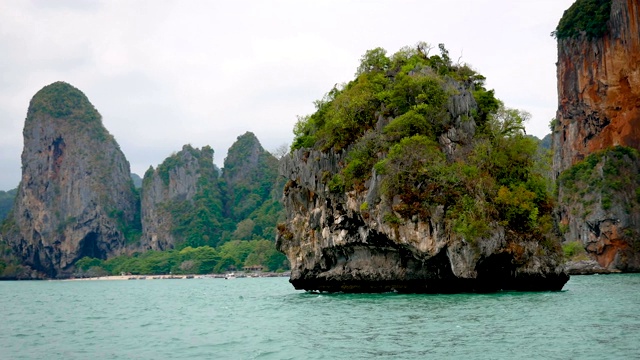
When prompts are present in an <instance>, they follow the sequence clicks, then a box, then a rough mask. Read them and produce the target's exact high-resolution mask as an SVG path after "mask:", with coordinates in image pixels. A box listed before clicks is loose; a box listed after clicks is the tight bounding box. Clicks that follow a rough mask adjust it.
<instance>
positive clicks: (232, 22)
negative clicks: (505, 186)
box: [0, 0, 573, 190]
mask: <svg viewBox="0 0 640 360" xmlns="http://www.w3.org/2000/svg"><path fill="white" fill-rule="evenodd" d="M572 3H573V0H522V1H520V0H429V1H425V0H422V1H419V0H416V1H408V0H406V1H404V0H395V1H391V0H389V1H363V0H362V1H355V0H354V1H345V0H342V1H338V0H335V1H333V0H323V1H319V0H318V1H303V0H283V1H264V0H262V1H260V0H255V1H253V0H252V1H249V0H245V1H238V0H233V1H232V0H228V1H169V0H154V1H137V0H135V1H132V0H126V1H125V0H109V1H89V0H86V1H80V0H78V1H71V0H55V1H53V0H39V1H23V0H3V1H1V2H0V54H2V55H1V56H0V190H8V189H11V188H14V187H16V186H17V185H18V183H19V181H20V176H21V175H20V155H21V153H22V145H23V140H22V127H23V125H24V119H25V116H26V113H27V108H28V105H29V100H30V99H31V97H32V96H33V95H34V94H35V93H36V92H37V91H38V90H40V89H41V88H42V87H43V86H45V85H47V84H50V83H52V82H54V81H58V80H62V81H66V82H68V83H70V84H72V85H73V86H75V87H77V88H79V89H80V90H81V91H83V92H84V93H85V94H86V95H87V97H88V98H89V100H90V101H91V102H92V103H93V105H94V106H95V107H96V108H97V109H98V111H99V112H100V113H101V114H102V117H103V123H104V125H105V127H106V128H107V129H108V130H109V132H111V134H113V135H114V136H115V138H116V140H117V141H118V143H119V144H120V147H121V148H122V150H123V152H124V153H125V155H126V156H127V159H128V160H129V162H130V163H131V170H132V172H135V173H137V174H139V175H140V176H142V175H143V174H144V172H145V170H146V169H147V168H148V167H149V165H153V166H154V167H155V166H157V165H158V164H159V163H161V162H162V161H163V160H164V159H165V158H166V157H167V156H169V155H170V154H171V153H172V152H174V151H178V150H180V149H181V148H182V145H184V144H187V143H189V144H192V145H193V146H197V147H201V146H203V145H211V147H213V149H214V150H215V155H214V159H215V163H216V164H218V166H220V167H222V163H223V161H224V157H225V156H226V152H227V149H228V148H229V147H230V146H231V145H232V144H233V142H234V141H235V140H236V138H237V137H238V136H239V135H242V134H244V133H245V132H246V131H252V132H254V133H255V134H256V136H257V137H258V139H259V140H260V142H261V143H262V145H263V147H264V148H265V149H267V150H273V149H275V148H276V147H278V146H279V145H282V144H284V143H287V144H289V143H291V140H292V138H293V134H292V129H293V125H294V123H295V121H296V115H306V114H309V113H312V112H313V110H314V107H313V101H314V100H316V99H319V98H321V97H322V96H323V95H324V94H325V93H326V92H327V91H329V90H330V89H331V88H332V87H333V86H334V85H335V84H339V83H343V82H347V81H349V80H351V79H353V75H354V73H355V70H356V68H357V66H358V64H359V60H360V57H361V56H362V54H364V52H365V51H366V50H368V49H373V48H376V47H383V48H385V49H386V50H387V52H388V54H392V53H394V52H396V51H397V50H398V49H400V48H401V47H402V46H405V45H415V44H416V43H417V42H418V41H426V42H428V43H430V44H432V45H434V46H435V48H434V50H433V52H434V53H437V44H438V43H444V44H445V45H446V47H447V48H448V49H449V52H450V55H451V58H452V59H453V60H454V61H456V60H457V59H458V58H459V57H460V58H461V62H466V63H468V64H470V65H471V66H472V67H473V68H474V69H476V70H478V71H479V72H480V73H481V74H483V75H484V76H486V77H487V87H488V88H493V89H495V91H496V95H497V97H498V98H500V99H501V100H503V101H504V102H505V104H506V105H507V106H508V107H512V108H518V109H522V110H526V111H528V112H530V113H531V114H532V119H531V120H530V122H529V124H528V125H527V132H528V133H529V134H533V135H536V136H538V137H540V138H541V137H543V136H544V135H545V134H546V133H547V132H548V123H549V120H550V119H552V118H553V117H554V116H555V111H556V108H557V91H556V70H555V62H556V59H557V55H556V43H555V40H554V39H553V38H552V37H551V36H550V35H549V34H550V33H551V31H553V30H554V29H555V27H556V25H557V23H558V21H559V19H560V17H561V16H562V13H563V11H564V10H566V9H567V8H568V7H569V6H570V5H571V4H572Z"/></svg>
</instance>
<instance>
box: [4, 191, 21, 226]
mask: <svg viewBox="0 0 640 360" xmlns="http://www.w3.org/2000/svg"><path fill="white" fill-rule="evenodd" d="M17 193H18V189H12V190H9V191H0V223H2V221H3V220H4V219H5V218H6V217H7V215H9V212H10V211H11V208H12V207H13V202H14V201H15V199H16V194H17Z"/></svg>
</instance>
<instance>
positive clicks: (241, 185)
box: [222, 132, 284, 241]
mask: <svg viewBox="0 0 640 360" xmlns="http://www.w3.org/2000/svg"><path fill="white" fill-rule="evenodd" d="M222 180H223V184H224V186H223V189H224V193H223V194H224V198H225V215H226V216H227V218H228V219H229V220H230V221H231V222H232V223H235V225H232V228H230V229H229V230H231V231H230V232H227V233H225V235H224V236H223V241H228V240H251V239H253V238H264V239H274V238H275V233H276V231H275V230H276V229H275V224H276V223H277V222H278V221H282V218H283V217H284V210H283V208H282V204H281V203H280V197H281V194H282V188H283V187H284V181H283V179H282V178H281V177H279V176H278V160H277V159H276V158H275V157H274V156H273V155H272V154H271V153H269V152H268V151H266V150H265V149H264V148H263V147H262V145H261V144H260V141H258V138H256V136H255V135H254V134H253V133H251V132H246V133H245V134H243V135H241V136H238V139H237V140H236V142H235V143H233V145H232V146H231V147H230V148H229V151H228V152H227V157H226V158H225V159H224V168H223V172H222Z"/></svg>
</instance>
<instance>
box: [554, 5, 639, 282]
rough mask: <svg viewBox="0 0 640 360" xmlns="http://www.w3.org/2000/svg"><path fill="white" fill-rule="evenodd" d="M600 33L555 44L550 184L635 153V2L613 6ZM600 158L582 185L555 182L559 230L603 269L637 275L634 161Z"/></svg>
mask: <svg viewBox="0 0 640 360" xmlns="http://www.w3.org/2000/svg"><path fill="white" fill-rule="evenodd" d="M607 28H608V30H607V33H606V34H605V35H604V36H602V37H600V38H594V39H588V38H587V37H586V36H585V35H582V36H579V37H578V38H567V39H560V40H559V41H558V64H557V66H558V113H557V123H556V125H555V126H554V129H553V151H554V157H553V169H554V176H555V177H556V178H558V177H560V174H561V173H562V172H563V171H565V170H567V169H569V168H570V167H571V166H572V165H574V164H576V162H578V161H580V160H582V159H584V158H585V157H587V156H588V155H590V154H592V153H594V152H596V151H598V150H604V149H607V148H611V147H614V146H616V145H623V146H628V147H633V148H635V149H638V150H640V0H612V2H611V16H610V19H609V22H608V24H607ZM607 154H609V155H603V156H601V157H600V160H599V162H598V164H595V165H594V166H591V168H590V169H591V170H589V171H591V172H592V173H591V174H582V175H581V176H583V178H576V177H571V176H565V177H560V179H561V181H559V183H558V204H557V207H556V215H557V220H558V222H559V226H558V228H559V231H560V232H561V233H562V236H563V240H564V241H565V242H573V241H579V242H580V243H582V244H583V245H584V248H585V250H586V251H587V254H588V255H589V256H590V257H591V259H593V260H595V261H597V263H598V264H599V266H601V267H602V268H604V269H607V270H610V271H640V193H639V192H638V187H639V186H640V179H639V178H638V176H637V175H636V174H638V173H640V160H639V158H638V156H636V155H633V156H626V157H625V156H621V155H615V154H611V153H610V152H608V153H607ZM592 165H593V164H592ZM611 167H615V169H611ZM605 168H606V169H607V171H605ZM570 174H571V173H568V175H570Z"/></svg>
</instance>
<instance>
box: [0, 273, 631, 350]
mask: <svg viewBox="0 0 640 360" xmlns="http://www.w3.org/2000/svg"><path fill="white" fill-rule="evenodd" d="M638 290H640V274H625V275H608V276H574V277H572V278H571V280H570V281H569V282H568V283H567V285H566V286H565V290H564V291H562V292H555V293H544V292H543V293H515V292H501V293H496V294H459V295H404V294H365V295H350V294H315V293H305V292H299V291H295V290H294V289H293V288H292V287H291V285H289V283H288V282H287V279H284V278H261V279H257V278H246V279H242V278H241V279H235V280H222V279H190V280H145V281H140V280H138V281H39V282H36V281H31V282H26V281H25V282H0V309H1V314H2V315H1V324H2V325H1V326H0V359H89V358H92V359H425V358H429V359H447V358H462V359H607V358H610V359H631V358H640V345H639V343H638V336H639V335H640V312H639V309H640V293H639V292H638Z"/></svg>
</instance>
